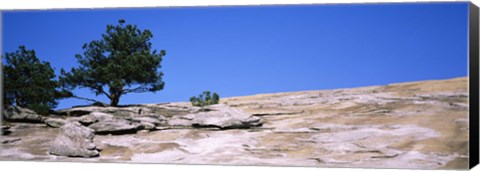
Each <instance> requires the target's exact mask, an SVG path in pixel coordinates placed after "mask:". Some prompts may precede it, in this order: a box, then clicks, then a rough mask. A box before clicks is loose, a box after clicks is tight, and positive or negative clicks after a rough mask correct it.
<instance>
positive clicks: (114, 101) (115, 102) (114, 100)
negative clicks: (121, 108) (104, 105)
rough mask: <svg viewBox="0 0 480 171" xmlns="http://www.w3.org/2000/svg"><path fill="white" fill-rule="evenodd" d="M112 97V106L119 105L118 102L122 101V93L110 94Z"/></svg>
mask: <svg viewBox="0 0 480 171" xmlns="http://www.w3.org/2000/svg"><path fill="white" fill-rule="evenodd" d="M110 97H111V99H110V106H114V107H115V106H118V103H119V102H120V95H116V94H110Z"/></svg>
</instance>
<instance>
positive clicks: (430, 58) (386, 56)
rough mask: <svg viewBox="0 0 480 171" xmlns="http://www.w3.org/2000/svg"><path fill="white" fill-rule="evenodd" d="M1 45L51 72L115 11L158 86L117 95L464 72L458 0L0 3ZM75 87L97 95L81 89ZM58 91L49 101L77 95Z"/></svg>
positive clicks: (170, 97)
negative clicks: (156, 70)
mask: <svg viewBox="0 0 480 171" xmlns="http://www.w3.org/2000/svg"><path fill="white" fill-rule="evenodd" d="M2 14H3V28H2V29H3V33H2V38H3V47H2V48H3V52H13V51H15V50H16V49H17V48H18V46H20V45H25V46H26V47H27V49H34V50H35V51H36V53H37V56H38V57H39V58H40V59H41V60H44V61H49V62H50V63H51V64H52V66H53V67H55V70H56V73H57V75H58V74H59V71H60V69H61V68H65V69H67V70H69V69H70V68H71V67H75V66H77V63H76V59H75V57H74V56H75V54H81V53H82V52H83V51H82V45H83V44H84V43H87V42H90V41H92V40H97V39H100V36H101V34H102V33H104V32H105V30H106V25H107V24H116V23H117V21H118V20H119V19H125V20H126V21H127V23H131V24H137V25H138V26H139V27H140V28H141V29H149V30H151V31H152V33H153V35H154V37H153V39H152V41H151V42H152V44H153V47H154V49H157V50H161V49H165V50H166V51H167V55H166V56H165V57H164V60H163V62H162V66H163V67H162V68H161V69H160V70H161V71H162V72H164V74H165V76H164V81H165V83H166V86H165V89H164V90H162V91H159V92H157V93H142V94H128V95H126V96H123V98H122V99H120V104H140V103H161V102H175V101H188V99H189V97H190V96H193V95H198V94H199V93H201V92H202V91H203V90H211V91H215V92H217V93H219V94H220V95H221V97H231V96H242V95H253V94H259V93H274V92H287V91H302V90H320V89H334V88H348V87H359V86H368V85H384V84H389V83H396V82H406V81H418V80H430V79H448V78H453V77H461V76H466V75H467V59H468V57H467V45H468V44H467V40H468V38H467V37H468V34H467V29H468V27H467V24H468V22H467V19H468V18H467V14H468V3H467V2H455V3H418V4H407V3H403V4H343V5H297V6H237V7H183V8H180V7H175V8H138V9H96V10H91V9H90V10H48V11H45V10H37V11H4V12H3V13H2ZM75 93H76V94H77V95H79V96H83V97H89V98H95V99H98V100H101V101H104V102H108V99H107V98H106V97H104V96H98V97H96V96H95V94H94V93H92V92H90V91H89V90H88V89H79V90H75ZM86 103H87V102H85V101H82V100H77V99H66V100H61V101H60V104H59V106H58V108H66V107H70V106H72V105H81V104H86Z"/></svg>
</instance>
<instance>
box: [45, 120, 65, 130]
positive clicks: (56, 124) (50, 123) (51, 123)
mask: <svg viewBox="0 0 480 171" xmlns="http://www.w3.org/2000/svg"><path fill="white" fill-rule="evenodd" d="M44 122H45V124H47V125H48V126H50V127H54V128H60V127H61V126H63V125H65V123H67V121H66V120H65V119H61V118H47V119H45V121H44Z"/></svg>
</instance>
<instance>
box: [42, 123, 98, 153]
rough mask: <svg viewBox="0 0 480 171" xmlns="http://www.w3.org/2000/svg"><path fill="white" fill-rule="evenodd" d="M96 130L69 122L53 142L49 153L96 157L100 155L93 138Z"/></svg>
mask: <svg viewBox="0 0 480 171" xmlns="http://www.w3.org/2000/svg"><path fill="white" fill-rule="evenodd" d="M94 136H95V134H94V130H93V129H90V128H87V127H85V126H83V125H81V124H80V123H78V122H67V123H66V124H65V125H63V126H62V127H61V128H60V132H59V134H58V135H57V137H56V138H55V140H54V141H53V143H52V145H51V147H50V150H49V153H50V154H53V155H59V156H69V157H96V156H98V155H99V152H98V150H97V149H96V146H95V144H94V143H93V137H94Z"/></svg>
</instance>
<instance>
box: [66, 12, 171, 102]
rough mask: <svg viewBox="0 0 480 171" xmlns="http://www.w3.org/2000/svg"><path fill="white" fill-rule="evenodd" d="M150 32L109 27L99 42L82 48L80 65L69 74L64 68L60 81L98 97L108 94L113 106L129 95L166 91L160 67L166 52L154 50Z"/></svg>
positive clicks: (123, 25) (119, 23) (119, 25)
mask: <svg viewBox="0 0 480 171" xmlns="http://www.w3.org/2000/svg"><path fill="white" fill-rule="evenodd" d="M152 37H153V35H152V32H150V31H149V30H141V29H139V28H138V27H137V25H131V24H127V25H126V24H125V20H119V22H118V25H115V26H114V25H107V30H106V33H104V34H102V38H101V39H100V40H94V41H91V42H90V43H88V44H84V45H83V50H84V53H83V55H80V54H77V55H76V58H77V61H78V63H79V64H80V66H79V67H77V68H72V69H71V71H70V72H66V71H65V70H63V69H62V71H61V74H62V75H61V77H60V81H61V82H62V84H63V85H64V86H65V87H68V88H69V89H74V88H76V87H80V88H89V89H90V90H92V91H93V92H94V93H95V95H97V96H98V95H105V96H107V97H108V98H109V99H110V106H117V105H118V103H119V102H120V97H121V96H122V95H124V94H128V93H144V92H156V91H160V90H162V89H163V87H164V85H165V83H164V82H163V81H162V76H163V73H162V72H160V71H158V69H159V68H160V67H161V65H160V64H161V62H162V58H163V56H165V54H166V52H165V50H161V51H160V52H159V53H157V51H156V50H152V43H150V39H151V38H152Z"/></svg>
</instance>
